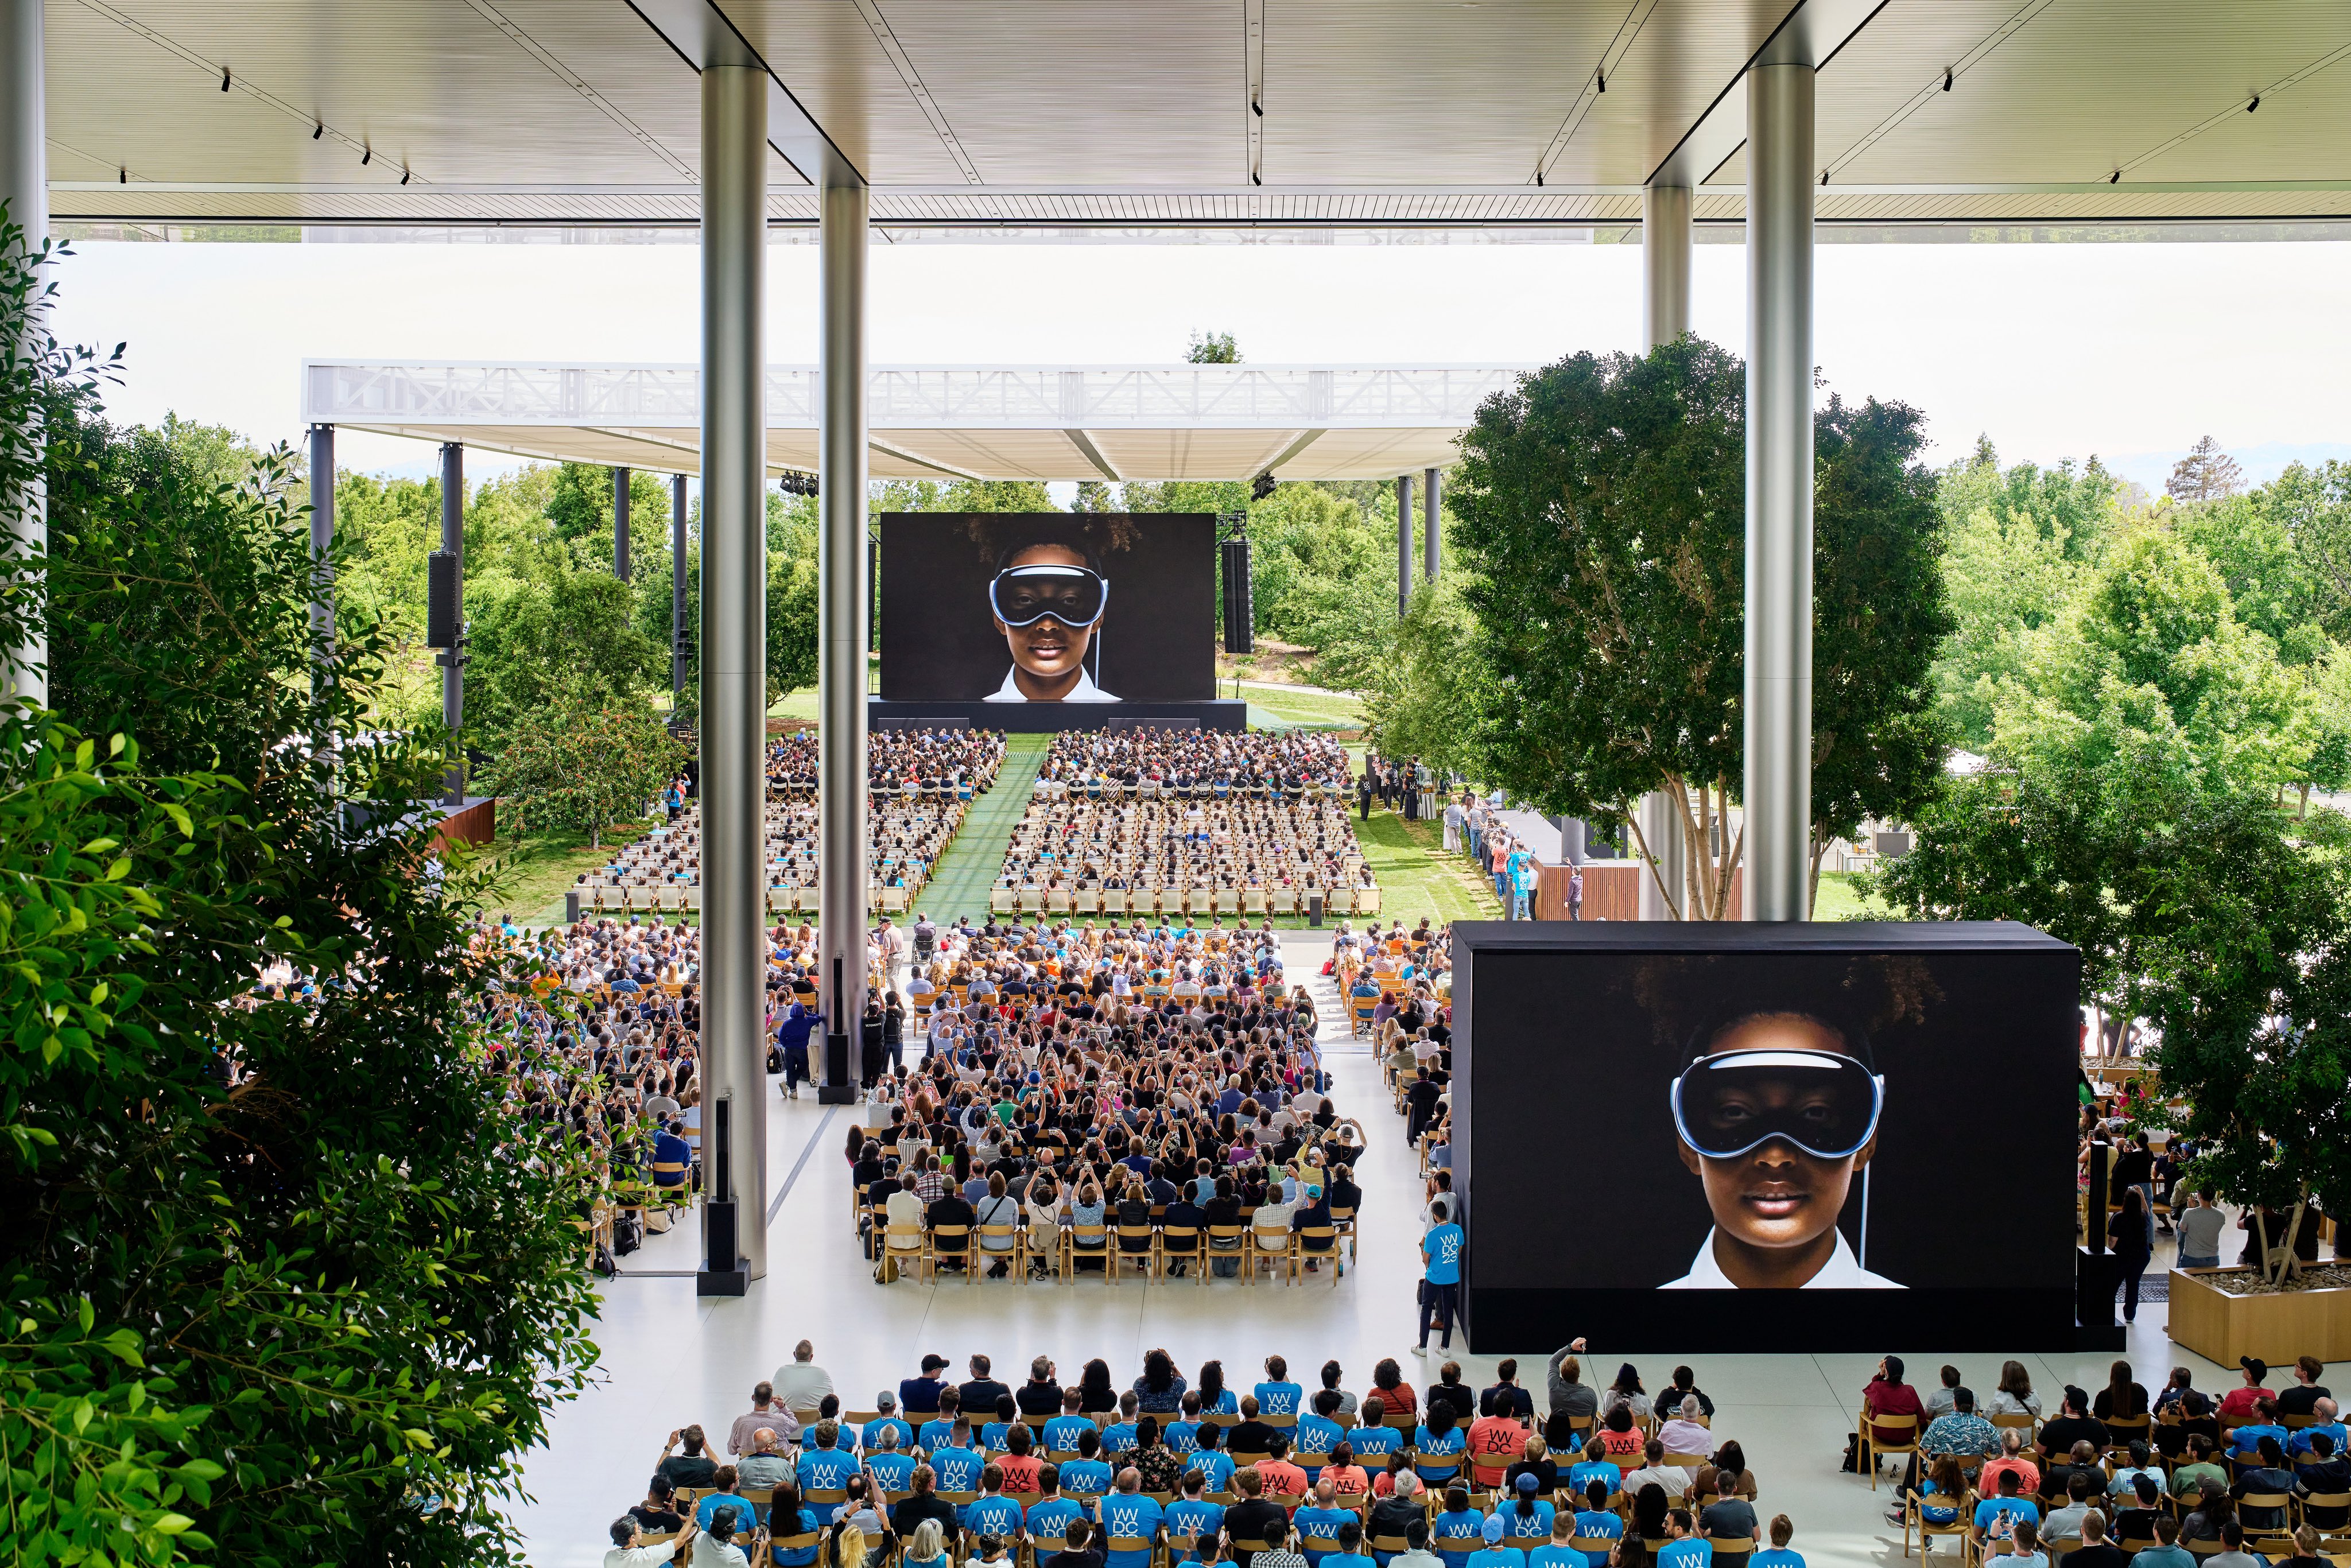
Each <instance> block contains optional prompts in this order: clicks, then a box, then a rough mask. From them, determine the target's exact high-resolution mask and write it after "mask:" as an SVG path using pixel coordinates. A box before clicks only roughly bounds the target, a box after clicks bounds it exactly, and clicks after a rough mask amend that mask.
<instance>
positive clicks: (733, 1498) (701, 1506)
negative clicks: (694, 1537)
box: [694, 1491, 759, 1541]
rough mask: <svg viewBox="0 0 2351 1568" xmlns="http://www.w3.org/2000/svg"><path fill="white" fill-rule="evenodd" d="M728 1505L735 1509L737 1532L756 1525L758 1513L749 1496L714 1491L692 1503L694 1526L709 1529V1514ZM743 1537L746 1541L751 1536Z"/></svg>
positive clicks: (699, 1528)
mask: <svg viewBox="0 0 2351 1568" xmlns="http://www.w3.org/2000/svg"><path fill="white" fill-rule="evenodd" d="M728 1507H731V1508H733V1509H734V1510H735V1529H736V1531H737V1533H740V1532H741V1531H746V1530H754V1529H757V1528H758V1522H759V1514H758V1511H757V1510H756V1509H754V1508H752V1506H751V1500H750V1499H749V1498H747V1497H741V1496H738V1495H737V1494H736V1493H734V1492H731V1491H715V1492H712V1493H711V1494H710V1495H709V1496H708V1497H706V1498H704V1499H703V1500H701V1501H700V1502H697V1503H695V1505H694V1525H695V1529H697V1530H707V1529H709V1528H710V1516H711V1515H712V1514H714V1513H716V1512H717V1511H719V1510H720V1509H722V1508H728ZM743 1539H744V1540H746V1541H748V1540H750V1539H751V1538H750V1537H749V1536H747V1535H746V1536H744V1537H743Z"/></svg>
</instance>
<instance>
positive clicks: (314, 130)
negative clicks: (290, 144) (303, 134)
mask: <svg viewBox="0 0 2351 1568" xmlns="http://www.w3.org/2000/svg"><path fill="white" fill-rule="evenodd" d="M326 133H327V122H326V121H325V120H320V121H319V123H318V124H316V125H314V126H312V127H310V140H311V141H317V140H319V137H321V136H324V135H325V134H326Z"/></svg>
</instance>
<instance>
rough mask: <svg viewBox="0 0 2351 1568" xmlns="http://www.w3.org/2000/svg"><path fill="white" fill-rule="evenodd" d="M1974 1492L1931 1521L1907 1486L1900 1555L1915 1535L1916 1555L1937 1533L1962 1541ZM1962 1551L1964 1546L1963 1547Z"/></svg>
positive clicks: (1925, 1549)
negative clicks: (1950, 1515) (1952, 1512)
mask: <svg viewBox="0 0 2351 1568" xmlns="http://www.w3.org/2000/svg"><path fill="white" fill-rule="evenodd" d="M1975 1496H1976V1494H1975V1493H1974V1492H1973V1491H1972V1490H1970V1491H1969V1492H1968V1493H1967V1494H1966V1495H1965V1496H1964V1497H1962V1498H1960V1499H1959V1500H1958V1501H1957V1502H1956V1503H1955V1504H1953V1505H1952V1506H1953V1507H1954V1508H1955V1509H1956V1510H1957V1511H1958V1517H1957V1518H1955V1519H1953V1520H1952V1521H1951V1522H1950V1523H1949V1524H1934V1523H1930V1522H1928V1519H1927V1513H1926V1508H1927V1500H1926V1499H1925V1498H1923V1497H1921V1496H1920V1495H1919V1493H1918V1489H1917V1488H1916V1487H1911V1488H1908V1489H1907V1490H1905V1491H1904V1492H1903V1494H1902V1555H1903V1556H1905V1557H1907V1556H1909V1555H1910V1542H1911V1541H1912V1539H1913V1538H1914V1537H1915V1538H1916V1539H1917V1542H1918V1555H1919V1556H1920V1557H1922V1558H1923V1557H1924V1556H1926V1555H1927V1552H1928V1550H1929V1547H1928V1542H1931V1541H1932V1540H1933V1539H1934V1538H1935V1537H1937V1536H1938V1535H1956V1536H1959V1538H1960V1539H1961V1540H1962V1541H1964V1540H1966V1538H1967V1535H1968V1531H1969V1527H1970V1523H1971V1521H1973V1519H1974V1516H1975ZM2148 1544H2149V1545H2153V1544H2154V1542H2148ZM1964 1554H1965V1549H1964V1548H1962V1555H1964Z"/></svg>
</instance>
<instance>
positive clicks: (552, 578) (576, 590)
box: [465, 548, 669, 744]
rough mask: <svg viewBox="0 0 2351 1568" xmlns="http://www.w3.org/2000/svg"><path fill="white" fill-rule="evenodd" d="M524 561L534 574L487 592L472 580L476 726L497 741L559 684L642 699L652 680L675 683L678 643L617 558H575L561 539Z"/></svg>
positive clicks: (585, 692) (612, 700) (470, 704)
mask: <svg viewBox="0 0 2351 1568" xmlns="http://www.w3.org/2000/svg"><path fill="white" fill-rule="evenodd" d="M517 565H519V566H520V567H521V568H522V569H523V570H525V571H527V572H528V576H525V577H522V578H520V579H519V580H507V581H506V582H504V583H502V584H501V583H497V582H492V583H489V584H485V585H484V586H483V591H481V592H480V593H478V594H476V593H474V592H472V591H470V589H471V585H468V586H469V592H468V595H467V598H468V601H469V604H468V608H469V610H470V611H471V612H472V621H473V628H474V630H473V637H474V647H473V657H472V662H471V664H470V667H469V668H468V670H467V677H468V678H467V681H466V688H465V689H466V699H465V705H466V714H467V719H468V725H467V727H468V728H469V729H474V730H477V731H479V732H480V733H482V734H484V735H485V736H486V737H488V738H489V739H490V740H491V741H492V742H493V743H494V744H495V743H496V742H499V741H501V740H502V739H503V737H505V736H506V735H507V732H508V731H510V730H511V729H512V728H513V727H515V726H516V725H517V724H518V723H519V722H520V721H521V720H522V719H523V718H524V717H525V716H527V715H529V714H532V713H535V712H538V711H539V710H542V709H544V708H545V707H546V706H548V704H549V702H550V701H552V700H553V698H554V696H555V695H556V693H557V692H558V690H559V689H568V690H571V691H574V692H576V693H578V694H579V695H580V696H581V697H582V698H583V699H584V700H587V701H590V702H591V703H596V704H611V705H624V704H633V703H642V701H643V697H644V695H645V693H646V691H647V689H648V687H649V686H650V685H651V684H652V683H653V681H655V680H661V681H663V682H664V684H665V683H666V680H667V677H668V674H669V651H668V650H667V649H666V648H664V647H662V646H660V645H659V644H657V643H654V642H653V639H652V638H650V637H648V636H646V635H645V633H644V632H643V631H642V630H641V629H640V627H639V624H638V622H637V616H636V594H635V591H634V590H633V589H632V587H631V585H630V584H628V583H625V582H622V581H621V580H619V579H618V578H616V577H614V576H613V575H612V573H611V570H610V569H609V568H605V569H601V570H600V569H598V568H595V567H583V566H580V565H578V564H576V563H575V562H574V561H573V560H572V559H571V557H570V554H569V551H568V550H566V549H560V548H542V549H539V550H538V551H537V552H535V554H534V556H533V557H532V558H531V559H528V560H526V561H522V562H517Z"/></svg>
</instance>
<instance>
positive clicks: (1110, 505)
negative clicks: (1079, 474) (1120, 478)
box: [1070, 479, 1118, 512]
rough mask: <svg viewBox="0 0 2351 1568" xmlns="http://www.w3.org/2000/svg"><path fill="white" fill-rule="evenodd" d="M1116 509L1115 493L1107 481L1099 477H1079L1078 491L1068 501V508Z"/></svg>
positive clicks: (1087, 509)
mask: <svg viewBox="0 0 2351 1568" xmlns="http://www.w3.org/2000/svg"><path fill="white" fill-rule="evenodd" d="M1117 509H1118V506H1117V497H1116V494H1115V493H1114V492H1113V490H1112V489H1111V487H1110V486H1109V485H1108V484H1107V483H1105V482H1104V481H1102V480H1100V479H1081V480H1079V481H1078V493H1077V495H1076V497H1073V498H1072V499H1071V502H1070V510H1071V511H1073V512H1111V511H1116V510H1117Z"/></svg>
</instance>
